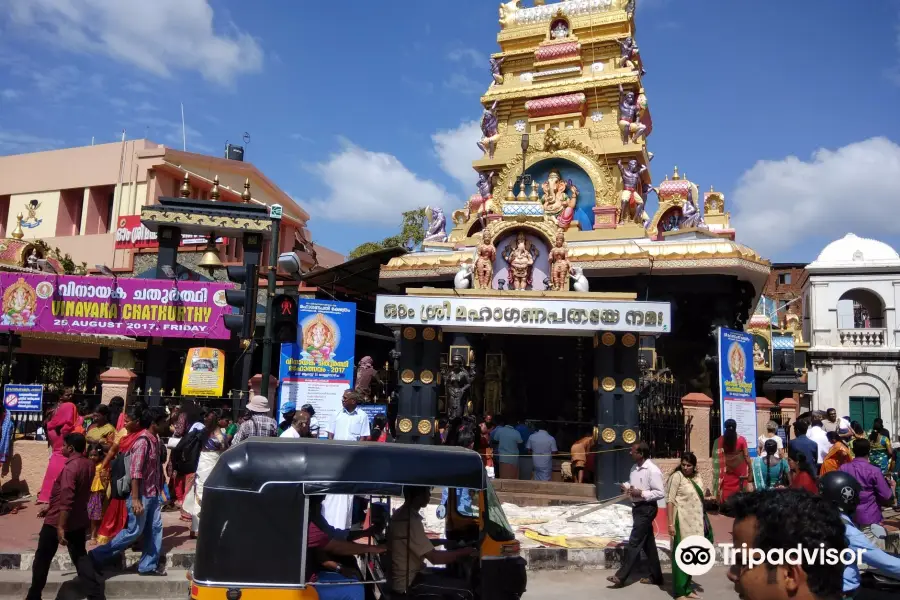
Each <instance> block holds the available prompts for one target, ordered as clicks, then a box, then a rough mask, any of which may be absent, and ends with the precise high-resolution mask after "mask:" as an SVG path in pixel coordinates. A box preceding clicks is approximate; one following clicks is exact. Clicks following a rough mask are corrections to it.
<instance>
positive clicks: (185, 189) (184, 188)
mask: <svg viewBox="0 0 900 600" xmlns="http://www.w3.org/2000/svg"><path fill="white" fill-rule="evenodd" d="M181 197H182V198H190V197H191V176H190V175H188V174H187V173H185V174H184V179H183V180H182V181H181Z"/></svg>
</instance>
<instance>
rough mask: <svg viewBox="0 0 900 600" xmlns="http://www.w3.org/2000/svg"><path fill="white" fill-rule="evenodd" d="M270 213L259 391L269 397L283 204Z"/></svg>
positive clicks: (273, 207) (275, 205)
mask: <svg viewBox="0 0 900 600" xmlns="http://www.w3.org/2000/svg"><path fill="white" fill-rule="evenodd" d="M269 214H270V215H271V217H272V245H271V246H269V273H268V286H267V289H266V331H265V334H264V335H263V355H262V382H260V387H259V393H260V394H262V395H263V396H265V397H266V398H268V397H269V374H270V373H271V372H272V336H273V329H274V325H275V317H274V316H273V314H272V299H273V298H275V274H276V271H278V255H279V252H278V234H279V233H280V231H281V205H280V204H273V205H272V207H271V208H270V212H269Z"/></svg>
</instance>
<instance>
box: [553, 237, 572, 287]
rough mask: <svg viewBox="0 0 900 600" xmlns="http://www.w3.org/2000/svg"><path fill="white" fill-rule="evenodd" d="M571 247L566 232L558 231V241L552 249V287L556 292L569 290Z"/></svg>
mask: <svg viewBox="0 0 900 600" xmlns="http://www.w3.org/2000/svg"><path fill="white" fill-rule="evenodd" d="M570 268H571V264H570V263H569V249H568V248H567V247H566V234H565V232H564V231H562V230H560V231H557V232H556V241H555V243H554V244H553V248H551V249H550V289H551V290H553V291H554V292H565V291H568V290H569V269H570Z"/></svg>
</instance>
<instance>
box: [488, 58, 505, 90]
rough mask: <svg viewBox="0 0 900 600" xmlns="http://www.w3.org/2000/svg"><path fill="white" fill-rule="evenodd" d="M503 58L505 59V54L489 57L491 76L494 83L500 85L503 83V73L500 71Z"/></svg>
mask: <svg viewBox="0 0 900 600" xmlns="http://www.w3.org/2000/svg"><path fill="white" fill-rule="evenodd" d="M504 60H506V57H505V56H501V57H500V58H492V59H491V77H493V78H494V83H496V84H497V85H501V84H502V83H503V74H502V73H501V72H500V65H502V64H503V61H504Z"/></svg>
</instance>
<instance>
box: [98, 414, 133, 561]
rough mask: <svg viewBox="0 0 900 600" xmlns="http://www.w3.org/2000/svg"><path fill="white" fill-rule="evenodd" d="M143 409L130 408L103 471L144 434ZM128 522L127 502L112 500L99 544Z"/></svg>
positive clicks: (100, 534) (102, 524) (117, 499)
mask: <svg viewBox="0 0 900 600" xmlns="http://www.w3.org/2000/svg"><path fill="white" fill-rule="evenodd" d="M141 411H142V409H141V407H140V406H138V405H133V406H129V407H128V409H127V410H126V411H125V426H124V427H123V428H122V429H121V430H120V431H119V433H118V434H116V441H115V442H114V443H113V445H112V448H110V450H109V452H107V453H106V456H105V457H104V459H103V466H102V467H101V471H105V472H107V473H108V472H109V465H110V462H112V460H113V459H114V458H115V457H116V455H117V454H118V453H119V452H128V451H129V450H131V446H132V445H134V442H135V441H136V440H137V439H138V437H140V435H141V434H142V433H143V432H144V430H143V429H141ZM127 522H128V506H127V504H126V503H125V500H122V499H120V498H111V499H110V500H109V504H107V505H106V511H105V512H104V513H103V520H102V521H101V522H100V528H99V529H98V530H97V544H100V545H102V544H106V543H108V542H109V541H110V540H112V539H113V538H114V537H116V534H117V533H119V532H120V531H122V529H124V528H125V524H126V523H127Z"/></svg>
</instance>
